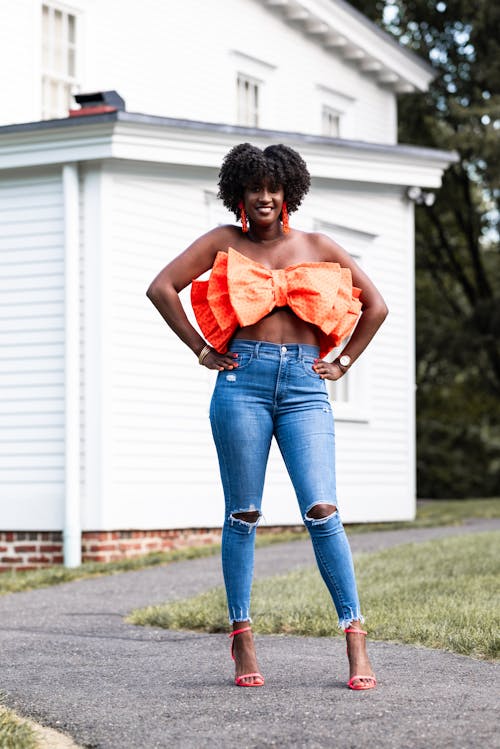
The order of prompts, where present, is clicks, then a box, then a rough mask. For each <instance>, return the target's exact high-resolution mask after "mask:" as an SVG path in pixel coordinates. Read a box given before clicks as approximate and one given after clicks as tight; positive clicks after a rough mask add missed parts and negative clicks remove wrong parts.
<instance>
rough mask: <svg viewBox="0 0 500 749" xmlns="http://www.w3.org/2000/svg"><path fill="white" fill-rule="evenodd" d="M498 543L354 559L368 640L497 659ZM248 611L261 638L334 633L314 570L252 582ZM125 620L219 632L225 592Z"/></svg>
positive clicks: (430, 545)
mask: <svg viewBox="0 0 500 749" xmlns="http://www.w3.org/2000/svg"><path fill="white" fill-rule="evenodd" d="M499 542H500V533H499V532H486V533H475V534H471V535H467V536H458V537H452V538H447V539H442V540H437V541H429V542H425V543H418V544H405V545H402V546H398V547H394V548H392V549H387V550H384V551H381V552H377V553H374V554H361V555H358V556H356V559H355V565H356V573H357V578H358V584H359V590H360V597H361V601H362V605H363V609H364V611H365V612H366V613H367V626H368V631H369V636H370V638H372V639H376V640H393V641H397V642H403V643H411V644H418V645H425V646H428V647H433V648H442V649H445V650H450V651H453V652H455V653H462V654H464V655H469V656H474V657H477V658H488V659H496V658H498V656H499V633H500V605H499V604H500V600H499V574H498V573H499V563H498V548H499ZM252 610H253V620H254V622H253V628H254V630H255V631H256V632H260V633H263V634H293V635H312V636H317V637H324V636H331V635H333V634H336V633H337V632H338V628H337V619H336V615H335V612H334V610H333V607H332V605H331V602H330V599H329V595H328V593H327V591H326V589H325V586H324V583H323V582H322V580H321V578H320V576H319V573H318V572H317V571H316V569H313V568H306V569H303V570H299V571H294V572H291V573H289V574H287V575H279V576H276V577H272V578H266V579H264V580H260V581H257V582H256V583H255V585H254V589H253V595H252ZM128 621H130V622H132V623H134V624H142V625H150V626H155V627H165V628H169V629H190V630H203V631H207V632H225V631H227V629H228V625H227V614H226V604H225V596H224V591H223V590H222V588H217V589H214V590H211V591H208V592H206V593H203V594H202V595H199V596H196V597H194V598H189V599H186V600H184V601H177V602H175V603H170V604H165V605H163V606H151V607H148V608H146V609H141V610H137V611H135V612H132V614H131V615H130V617H129V619H128Z"/></svg>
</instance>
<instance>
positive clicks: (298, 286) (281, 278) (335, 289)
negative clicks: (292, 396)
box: [191, 247, 361, 358]
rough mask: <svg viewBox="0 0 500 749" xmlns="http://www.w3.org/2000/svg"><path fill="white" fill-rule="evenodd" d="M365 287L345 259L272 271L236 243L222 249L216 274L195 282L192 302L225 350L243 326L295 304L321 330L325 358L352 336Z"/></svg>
mask: <svg viewBox="0 0 500 749" xmlns="http://www.w3.org/2000/svg"><path fill="white" fill-rule="evenodd" d="M360 294H361V289H358V288H356V287H355V286H353V285H352V276H351V271H350V269H349V268H343V267H342V266H341V265H340V264H339V263H329V262H316V263H313V262H304V263H297V264H296V265H290V266H289V267H288V268H282V269H278V270H271V269H269V268H266V266H265V265H262V264H261V263H258V262H257V261H255V260H251V259H250V258H248V257H246V256H245V255H242V254H241V253H240V252H237V250H235V249H233V248H232V247H229V248H228V251H227V253H226V252H218V253H217V255H216V258H215V262H214V265H213V267H212V271H211V273H210V278H209V279H208V280H207V281H197V280H194V281H193V282H192V286H191V304H192V306H193V311H194V313H195V316H196V320H197V322H198V325H199V326H200V329H201V331H202V333H203V335H204V336H205V338H206V339H207V341H208V342H209V343H210V344H211V345H212V346H213V347H214V348H215V349H216V350H217V351H219V353H225V352H226V351H227V347H228V343H229V341H230V340H231V338H232V337H233V335H234V333H235V331H236V330H237V329H238V328H239V327H242V328H243V327H246V326H247V325H254V324H255V323H257V322H258V321H259V320H262V318H263V317H265V316H266V315H268V314H269V313H270V312H271V311H272V310H273V309H275V308H276V307H285V306H287V307H289V308H290V309H291V310H292V311H293V312H294V313H295V314H296V315H297V316H298V317H300V318H301V320H305V322H308V323H311V324H312V325H315V326H316V327H317V328H318V330H319V334H320V357H321V358H323V357H325V356H326V355H327V354H328V353H329V352H330V351H331V350H332V349H333V348H335V347H336V346H338V345H339V344H340V343H341V342H342V341H343V340H344V339H345V338H347V336H349V335H350V333H351V332H352V330H353V328H354V326H355V325H356V322H357V319H358V317H359V313H360V312H361V302H360V300H359V296H360Z"/></svg>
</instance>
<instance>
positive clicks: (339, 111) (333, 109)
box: [316, 83, 356, 138]
mask: <svg viewBox="0 0 500 749" xmlns="http://www.w3.org/2000/svg"><path fill="white" fill-rule="evenodd" d="M316 101H317V103H318V109H317V112H318V115H317V116H318V129H319V132H320V134H321V135H325V136H327V137H330V138H343V137H345V120H346V117H347V116H348V115H349V113H350V112H351V111H352V109H353V107H354V105H355V104H356V98H355V97H354V96H352V94H351V93H349V94H348V93H347V92H344V91H339V90H338V89H334V88H331V87H330V86H326V85H324V84H322V83H317V84H316ZM327 115H332V116H333V117H334V118H337V119H338V133H337V134H334V133H332V132H331V129H330V132H326V129H327V128H326V117H327Z"/></svg>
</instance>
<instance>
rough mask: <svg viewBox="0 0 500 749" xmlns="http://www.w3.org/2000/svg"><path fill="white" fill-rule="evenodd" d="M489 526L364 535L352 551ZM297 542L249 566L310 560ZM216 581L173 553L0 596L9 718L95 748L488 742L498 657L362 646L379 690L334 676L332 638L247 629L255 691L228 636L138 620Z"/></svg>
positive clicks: (212, 564) (264, 553)
mask: <svg viewBox="0 0 500 749" xmlns="http://www.w3.org/2000/svg"><path fill="white" fill-rule="evenodd" d="M490 529H491V530H492V529H500V521H492V520H490V521H471V522H469V523H468V524H467V525H464V526H461V527H456V528H429V529H415V530H410V531H406V530H405V531H382V532H369V533H363V534H358V535H353V536H352V537H351V544H352V547H353V550H354V552H355V553H356V552H359V551H372V550H375V549H379V548H385V547H388V546H394V545H396V544H400V543H406V542H409V541H422V540H427V539H431V538H442V537H445V536H450V535H456V534H462V533H469V532H476V531H484V530H490ZM312 563H313V556H312V551H311V548H310V545H309V543H308V542H302V541H295V542H292V543H289V544H278V545H273V546H269V547H265V548H262V549H259V550H258V552H257V565H256V574H257V576H265V575H269V574H276V573H279V572H280V571H286V570H289V569H293V568H297V567H301V566H303V565H307V564H312ZM220 583H221V576H220V566H219V560H218V559H217V558H216V557H214V558H205V559H197V560H192V561H188V562H177V563H175V564H171V565H167V566H164V567H156V568H151V569H147V570H141V571H137V572H127V573H122V574H120V575H114V576H108V577H102V578H94V579H89V580H80V581H76V582H73V583H66V584H64V585H60V586H56V587H52V588H46V589H43V590H35V591H31V592H27V593H16V594H11V595H7V596H3V597H2V598H0V652H1V654H2V656H1V659H0V690H1V691H2V692H3V693H4V695H5V703H6V704H7V705H8V706H9V707H12V708H14V709H15V710H17V711H18V712H19V713H20V714H23V715H29V716H30V717H32V718H33V719H35V720H37V721H39V722H40V723H43V724H45V725H49V726H52V727H55V728H59V729H60V730H63V731H66V732H67V733H68V734H70V735H71V736H72V737H73V738H74V739H75V741H77V742H78V743H79V744H80V745H82V746H86V747H93V748H94V749H153V748H157V747H158V748H161V749H163V748H168V749H172V748H174V747H175V749H195V748H196V749H204V748H205V747H208V748H211V747H214V748H215V747H217V748H218V749H220V748H222V749H224V748H225V747H228V748H229V747H238V749H250V748H252V749H253V748H255V749H260V748H261V747H292V746H294V747H295V746H296V747H300V748H302V747H304V748H307V749H327V748H328V749H330V747H331V748H332V749H333V748H337V747H339V749H340V748H341V749H351V748H352V749H365V748H368V747H370V749H376V748H377V747H383V748H384V749H424V747H425V749H429V748H431V749H436V748H439V749H445V748H446V747H450V749H451V748H452V747H453V749H462V748H463V749H471V748H475V747H477V748H478V749H479V748H481V749H494V747H500V739H499V733H498V731H497V730H496V726H495V719H494V715H495V710H496V709H497V705H498V703H497V698H498V692H497V694H496V695H495V689H494V687H495V680H496V683H497V684H498V674H499V670H498V667H497V666H495V665H494V664H492V663H487V662H483V661H478V660H474V659H472V658H466V657H462V656H458V655H453V654H451V653H445V652H441V651H436V650H430V649H426V648H417V647H409V646H402V645H396V644H393V643H387V642H372V643H371V644H370V654H371V656H372V660H373V665H374V668H375V670H376V672H377V674H378V677H379V687H378V688H377V689H375V690H373V691H368V692H352V691H350V690H348V689H347V688H346V686H345V681H346V673H347V670H346V658H345V644H344V641H343V638H332V639H331V640H328V639H315V638H301V637H276V636H274V637H273V636H258V637H257V640H258V651H259V660H260V665H261V668H262V671H263V673H264V674H265V675H266V686H265V687H264V688H262V689H237V688H236V687H234V686H233V685H232V675H233V669H232V663H231V661H230V658H229V644H228V639H227V637H226V636H224V635H205V634H195V633H190V632H173V631H166V630H159V629H150V628H143V627H135V626H132V625H130V624H126V623H125V622H124V616H125V615H126V614H127V613H128V612H129V611H130V610H131V609H132V608H135V607H140V606H144V605H146V604H150V603H159V602H161V601H164V600H166V599H174V598H179V597H184V596H188V595H192V594H195V593H197V592H199V591H202V590H205V589H207V588H209V587H211V586H214V585H218V584H220Z"/></svg>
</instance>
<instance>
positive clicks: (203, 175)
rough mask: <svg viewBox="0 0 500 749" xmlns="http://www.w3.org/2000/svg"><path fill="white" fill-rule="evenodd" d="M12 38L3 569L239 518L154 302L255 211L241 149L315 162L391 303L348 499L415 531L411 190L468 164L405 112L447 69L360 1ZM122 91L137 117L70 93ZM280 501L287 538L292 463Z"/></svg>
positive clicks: (1, 334)
mask: <svg viewBox="0 0 500 749" xmlns="http://www.w3.org/2000/svg"><path fill="white" fill-rule="evenodd" d="M0 29H1V30H0V34H1V35H2V38H1V40H0V41H1V43H0V65H1V69H2V70H7V69H8V70H9V71H12V72H11V74H9V76H3V77H2V81H1V84H0V86H1V95H0V102H1V107H2V109H1V111H0V224H1V232H0V267H1V281H0V283H1V298H0V315H1V318H2V326H1V330H0V348H1V365H0V366H1V370H0V391H1V393H2V404H3V405H2V406H1V420H0V441H1V444H2V447H3V450H2V454H1V457H0V461H1V462H0V492H1V495H0V527H1V528H2V529H3V532H2V533H1V534H0V569H1V568H2V566H3V567H7V566H17V567H22V566H33V565H36V564H43V563H48V561H54V560H56V561H57V560H58V559H59V555H60V548H61V543H62V539H63V538H64V542H65V555H66V561H67V563H69V564H75V563H78V561H79V553H80V534H81V533H83V541H84V552H85V558H103V554H104V553H105V552H106V553H109V554H112V553H113V554H114V553H137V552H138V551H140V550H143V549H144V548H153V547H154V546H155V545H157V546H165V545H167V544H169V543H170V544H171V543H172V539H173V538H174V539H175V538H176V537H177V536H179V535H182V534H183V533H184V534H186V533H187V530H186V529H211V528H217V527H220V523H221V519H222V492H221V488H220V484H219V478H218V469H217V461H216V456H215V449H214V447H213V446H212V440H211V436H210V429H209V423H208V404H209V398H210V390H211V387H212V384H213V382H212V379H211V376H210V373H209V372H208V371H207V370H206V369H204V368H202V367H199V366H198V364H197V361H196V358H195V357H194V356H193V354H192V353H191V352H190V351H189V350H188V349H187V348H185V347H184V346H183V344H182V343H180V342H179V341H178V340H177V339H176V338H175V336H174V335H173V334H172V333H171V332H170V330H169V329H168V328H167V326H166V325H165V323H164V322H163V321H162V319H161V318H160V316H159V315H158V313H157V312H156V311H155V310H154V308H153V307H152V305H151V304H150V303H149V301H148V300H147V299H146V297H145V290H146V288H147V286H148V284H149V282H150V281H151V279H152V278H153V277H154V276H155V275H156V273H157V272H158V271H159V270H160V268H162V267H163V266H164V265H165V264H166V263H167V262H168V261H169V260H170V259H171V258H172V257H174V256H175V255H176V254H177V253H178V252H180V251H181V250H183V249H184V248H185V247H186V246H187V245H188V244H189V243H190V242H191V241H192V240H193V238H195V237H196V236H198V235H199V234H201V233H203V232H204V231H206V230H208V229H209V228H210V227H212V226H214V225H215V224H216V223H218V222H228V221H229V222H233V221H234V218H233V217H232V216H229V215H228V214H227V213H226V212H225V210H224V209H223V207H222V205H221V204H220V201H218V199H217V197H216V192H217V188H216V183H217V174H218V169H219V166H220V163H221V160H222V158H223V156H224V155H225V153H226V152H227V151H228V150H229V148H230V147H232V146H233V145H235V144H236V143H240V142H243V141H251V142H252V143H254V144H256V145H258V146H260V147H264V146H265V145H268V144H269V143H278V142H282V143H286V144H288V145H291V146H292V147H293V148H296V149H297V150H298V151H299V152H300V153H301V154H302V156H303V157H304V159H305V160H306V162H307V164H308V167H309V169H310V171H311V174H312V189H311V192H310V194H309V196H308V197H307V199H306V200H305V202H304V204H303V206H302V207H301V210H300V211H299V212H298V213H297V214H292V217H291V221H292V222H293V224H294V225H295V226H297V227H299V228H303V229H306V230H307V229H311V230H312V229H315V230H321V231H322V232H325V233H327V234H330V235H331V236H333V237H334V238H335V239H336V240H337V241H338V242H340V244H342V245H343V246H345V247H346V249H348V250H349V251H350V252H351V253H352V254H353V255H354V256H355V257H356V258H357V259H358V260H359V262H360V263H361V265H362V266H363V267H364V268H365V269H366V271H367V272H368V274H369V275H370V276H371V277H372V278H373V280H374V281H375V283H376V284H377V285H378V287H379V288H380V290H381V291H382V293H383V295H384V297H385V299H386V301H387V303H388V306H389V309H390V315H389V317H388V319H387V321H386V323H385V324H384V326H383V327H382V328H381V330H380V332H379V334H378V335H377V337H376V339H375V340H374V341H373V342H372V343H371V344H370V346H369V348H368V349H367V351H366V352H365V354H364V355H363V357H362V358H361V360H360V361H359V362H357V363H356V364H355V365H354V367H353V369H352V370H351V371H350V372H349V375H348V376H347V377H346V378H343V380H342V381H341V383H339V385H338V386H337V387H336V389H335V390H334V389H333V388H332V392H331V394H332V399H333V405H334V413H335V417H336V423H337V472H338V485H339V486H338V489H339V505H340V506H341V508H342V513H343V517H344V520H346V521H348V522H349V521H351V522H352V521H380V520H393V519H410V518H412V517H413V516H414V510H415V434H414V433H415V414H414V274H413V248H414V239H413V226H414V214H413V203H412V202H411V200H409V199H408V196H407V190H408V188H409V187H420V188H423V189H429V190H433V189H435V188H438V187H439V185H440V181H441V175H442V172H443V170H444V169H445V168H446V166H447V165H448V164H449V163H450V162H451V161H453V160H454V155H453V154H449V153H444V152H440V151H435V150H431V149H424V148H417V147H413V146H407V145H398V144H397V142H396V141H397V137H396V131H397V102H396V99H397V94H398V93H400V92H410V91H416V90H425V89H426V87H427V86H428V84H429V82H430V80H431V78H432V70H431V69H430V68H429V67H428V66H426V65H425V64H423V63H422V62H421V61H420V60H419V59H418V58H417V57H415V56H414V55H412V54H410V53H409V52H408V51H406V50H405V49H404V48H402V47H401V46H399V45H397V44H396V43H395V42H394V41H393V40H392V39H391V38H389V37H388V36H387V35H385V34H384V33H383V32H381V31H380V30H379V29H378V28H377V27H375V26H374V25H373V24H371V23H370V22H368V21H367V20H366V19H365V18H364V17H363V16H362V15H360V14H359V13H358V12H357V11H355V10H354V9H353V8H352V7H351V6H349V5H348V4H347V3H346V2H344V0H300V1H299V0H217V2H214V1H213V0H211V1H208V2H204V3H200V2H199V1H198V0H183V2H182V3H173V2H161V3H160V2H157V0H141V2H138V0H124V1H122V2H118V0H103V1H100V2H98V1H97V0H74V1H73V2H71V3H60V2H52V0H47V2H43V1H42V0H17V2H16V3H11V4H9V7H8V9H7V8H6V7H3V6H2V7H1V8H0ZM20 30H22V35H20ZM20 38H22V39H23V43H22V45H21V44H19V39H20ZM111 90H115V91H117V92H118V93H119V94H120V95H121V96H122V97H123V99H124V100H125V102H126V109H123V107H122V106H121V105H120V103H119V100H118V106H116V102H114V100H112V104H113V102H114V106H113V105H112V106H109V107H106V106H105V107H104V108H101V109H98V110H95V112H96V113H94V114H83V115H80V116H79V115H78V113H75V114H76V116H71V117H68V116H67V115H68V109H69V108H73V109H74V108H76V107H75V104H74V100H73V99H72V97H71V93H72V92H73V93H74V92H78V91H80V92H85V93H87V92H93V91H97V92H106V91H111ZM103 101H104V103H106V97H103ZM87 111H92V110H87ZM186 298H187V297H186ZM263 510H264V516H265V521H266V522H267V524H269V525H287V524H292V525H295V524H297V523H300V522H301V520H300V516H299V513H298V509H297V507H296V503H295V500H294V496H293V491H292V488H291V484H290V482H289V479H288V477H287V475H286V473H285V471H284V469H283V467H282V465H281V460H280V459H279V457H278V455H277V452H274V453H273V454H272V456H271V460H270V465H269V470H268V481H267V490H266V496H265V501H264V507H263ZM182 529H184V531H183V530H182ZM144 539H146V543H147V544H149V545H147V546H144V545H141V544H143V542H144ZM51 555H52V556H51Z"/></svg>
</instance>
